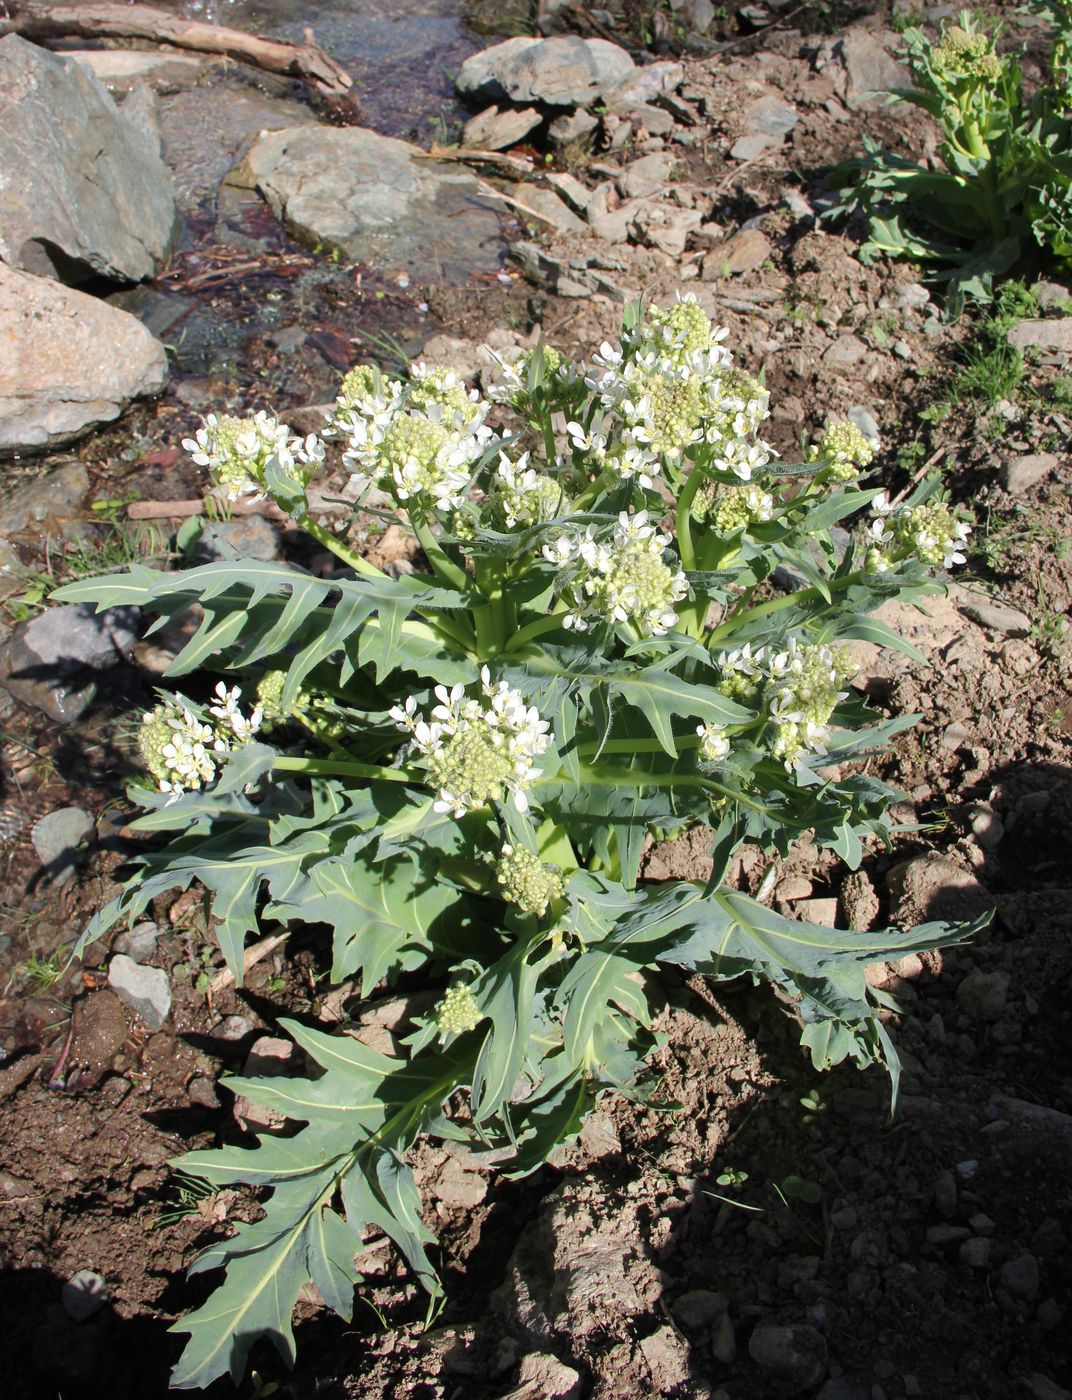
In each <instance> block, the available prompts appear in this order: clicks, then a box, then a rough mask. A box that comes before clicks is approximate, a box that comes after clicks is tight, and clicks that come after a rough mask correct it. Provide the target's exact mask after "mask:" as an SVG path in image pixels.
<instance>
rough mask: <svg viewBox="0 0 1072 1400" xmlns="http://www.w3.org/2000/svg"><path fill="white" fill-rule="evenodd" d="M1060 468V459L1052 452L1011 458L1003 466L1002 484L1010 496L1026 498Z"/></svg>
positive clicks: (1033, 453) (1032, 453)
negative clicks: (1029, 492) (1025, 496)
mask: <svg viewBox="0 0 1072 1400" xmlns="http://www.w3.org/2000/svg"><path fill="white" fill-rule="evenodd" d="M1058 466H1060V458H1059V457H1056V456H1055V455H1054V454H1053V453H1052V452H1031V453H1028V454H1026V455H1025V456H1023V457H1010V458H1009V460H1008V461H1006V462H1003V463H1002V465H1001V473H1000V476H1001V484H1002V486H1004V488H1005V490H1006V491H1008V493H1009V495H1010V496H1024V495H1026V494H1027V492H1028V491H1031V490H1033V489H1034V488H1035V487H1036V486H1038V484H1039V483H1040V482H1042V481H1045V480H1046V478H1047V477H1048V476H1049V475H1050V473H1051V472H1052V471H1054V470H1055V469H1056V468H1057V467H1058Z"/></svg>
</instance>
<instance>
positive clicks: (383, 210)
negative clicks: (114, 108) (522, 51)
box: [230, 41, 512, 284]
mask: <svg viewBox="0 0 1072 1400" xmlns="http://www.w3.org/2000/svg"><path fill="white" fill-rule="evenodd" d="M511 42H512V41H511ZM422 156H423V153H422V152H421V151H420V150H419V149H418V148H417V147H416V146H412V145H410V144H409V143H408V142H406V141H397V140H395V139H394V138H393V137H390V136H380V135H379V134H378V133H377V132H375V131H367V130H365V129H363V128H360V127H346V128H343V129H332V128H327V127H320V126H310V127H302V126H298V127H289V128H286V129H285V130H282V131H271V132H268V133H266V134H265V135H263V136H261V137H260V138H259V139H258V140H257V141H256V142H254V144H253V146H252V147H251V149H250V150H249V152H248V154H247V155H246V157H245V159H244V160H243V161H242V162H241V164H240V165H239V167H238V168H237V169H236V170H235V171H233V172H232V174H231V177H230V179H231V181H232V182H233V183H247V184H249V185H252V186H255V187H256V188H257V189H259V190H260V192H261V194H263V196H264V198H265V199H266V200H267V202H268V204H269V206H270V208H271V210H272V212H273V213H274V214H275V216H276V217H277V218H278V219H281V220H282V221H283V223H285V224H286V226H287V228H288V229H290V231H291V232H292V233H293V234H294V235H295V236H296V237H298V238H301V239H304V240H306V241H307V242H313V243H320V244H323V245H324V246H326V247H330V248H338V249H340V250H341V251H342V252H343V253H345V254H346V255H347V256H348V257H350V258H353V259H354V260H355V261H357V262H364V263H371V264H372V265H374V266H377V267H381V268H387V269H395V268H402V269H405V270H406V271H408V273H409V274H410V275H411V276H412V277H414V278H416V279H422V280H428V279H430V278H433V277H434V278H435V280H436V281H438V282H448V283H451V284H458V283H464V282H467V281H468V278H469V275H470V273H472V272H475V271H491V270H495V269H496V268H497V266H498V260H497V253H498V249H499V247H500V237H499V222H498V219H497V217H496V215H495V213H494V211H493V209H492V207H491V206H490V204H488V202H487V201H486V200H484V199H483V198H482V196H481V195H480V190H479V182H478V181H477V179H476V178H475V177H474V176H473V175H471V174H469V173H468V172H466V171H459V170H458V169H457V168H455V167H453V166H449V165H447V164H446V163H445V162H437V161H434V160H426V159H423V158H422Z"/></svg>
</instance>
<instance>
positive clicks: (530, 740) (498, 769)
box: [391, 666, 554, 817]
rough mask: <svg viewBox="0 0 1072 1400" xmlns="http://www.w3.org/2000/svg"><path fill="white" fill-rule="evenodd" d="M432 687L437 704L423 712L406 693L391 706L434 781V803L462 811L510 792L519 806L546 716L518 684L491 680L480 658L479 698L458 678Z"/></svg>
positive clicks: (546, 740)
mask: <svg viewBox="0 0 1072 1400" xmlns="http://www.w3.org/2000/svg"><path fill="white" fill-rule="evenodd" d="M435 695H436V699H437V700H438V701H439V704H438V705H436V706H435V707H434V708H433V710H432V712H431V716H430V717H429V719H427V720H426V719H425V718H424V716H423V714H420V713H418V710H417V701H416V699H415V698H414V697H413V696H412V695H411V696H410V697H409V698H408V699H407V700H406V703H405V705H396V706H395V707H394V708H393V709H392V710H391V718H392V719H393V720H394V722H395V724H396V725H397V726H398V728H399V729H401V730H402V731H403V732H404V733H407V734H409V735H410V748H411V750H412V751H413V752H415V753H417V754H419V755H420V756H421V757H422V758H423V759H424V762H425V765H426V767H427V769H428V774H429V777H430V778H431V780H432V784H433V785H434V786H435V788H436V789H437V793H436V800H435V802H434V803H433V808H434V810H435V811H437V812H451V813H453V815H454V816H455V817H461V816H464V815H465V813H466V812H472V811H476V810H477V809H478V808H480V807H485V806H487V804H488V803H489V802H498V801H500V800H501V799H502V797H503V794H504V793H505V792H509V793H510V795H511V796H512V798H513V802H514V806H515V807H516V808H517V810H518V811H519V812H525V811H527V810H528V805H529V800H528V789H529V787H531V785H532V783H533V782H534V781H535V779H536V778H538V777H539V776H540V769H539V768H537V767H536V762H535V761H536V759H537V758H539V757H540V755H541V754H544V753H546V752H547V749H548V748H549V746H550V745H551V744H552V743H553V742H554V736H553V735H552V734H551V732H550V728H551V726H550V725H549V724H548V722H547V721H546V720H544V719H541V718H540V715H539V712H538V711H537V710H536V708H535V707H534V706H527V705H526V704H525V701H524V698H523V697H522V695H521V692H520V691H518V690H514V689H512V688H511V687H510V686H509V685H507V683H506V682H505V681H499V682H497V683H495V682H493V681H492V679H491V673H490V672H489V670H488V668H487V667H486V666H484V667H483V668H482V669H481V672H480V697H479V698H477V697H474V696H469V697H467V696H466V693H465V687H464V686H462V685H456V686H454V687H453V688H452V689H450V690H448V689H447V687H446V686H444V685H437V686H436V688H435Z"/></svg>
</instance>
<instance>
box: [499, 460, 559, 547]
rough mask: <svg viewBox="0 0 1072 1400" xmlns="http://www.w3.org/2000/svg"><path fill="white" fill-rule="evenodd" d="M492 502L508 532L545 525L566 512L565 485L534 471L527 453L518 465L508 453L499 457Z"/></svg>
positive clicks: (545, 474)
mask: <svg viewBox="0 0 1072 1400" xmlns="http://www.w3.org/2000/svg"><path fill="white" fill-rule="evenodd" d="M490 500H491V504H492V508H493V511H494V513H495V515H496V516H497V517H500V518H501V520H502V523H503V524H504V525H505V526H506V528H507V529H508V530H513V529H515V528H516V527H517V526H519V525H520V526H522V527H528V526H530V525H544V524H546V523H547V521H549V520H554V518H555V516H556V515H561V514H563V512H564V510H565V508H566V498H565V494H564V492H563V490H562V487H561V485H560V484H559V483H558V482H557V481H556V480H555V478H554V477H552V476H548V475H547V473H546V472H538V471H537V470H536V469H535V467H530V466H529V454H528V453H527V452H525V453H523V454H522V455H521V456H520V457H519V458H518V460H517V461H516V462H511V460H510V458H509V457H507V455H506V453H505V452H500V453H499V465H498V466H497V467H496V468H495V475H494V477H493V479H492V483H491V491H490Z"/></svg>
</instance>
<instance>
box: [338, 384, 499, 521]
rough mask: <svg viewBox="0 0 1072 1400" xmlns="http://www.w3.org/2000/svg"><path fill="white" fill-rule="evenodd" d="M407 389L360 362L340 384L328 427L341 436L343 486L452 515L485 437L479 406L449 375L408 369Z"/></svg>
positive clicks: (487, 432)
mask: <svg viewBox="0 0 1072 1400" xmlns="http://www.w3.org/2000/svg"><path fill="white" fill-rule="evenodd" d="M411 376H412V377H411V380H410V383H409V385H408V387H406V388H403V386H402V385H401V384H400V383H399V382H398V381H397V380H393V379H392V380H385V379H384V378H383V376H382V375H381V374H380V373H379V371H378V370H375V369H374V368H372V367H371V366H367V365H360V366H358V367H357V368H356V369H353V370H351V371H350V373H349V374H348V375H347V376H346V378H345V379H344V380H343V383H342V389H341V391H340V394H339V398H338V400H337V408H336V412H335V416H334V418H333V419H332V427H331V430H332V432H333V434H335V435H336V436H341V435H345V436H346V437H347V438H348V442H347V445H346V450H345V451H344V453H343V463H344V464H345V465H346V466H347V467H348V468H349V469H350V471H351V472H352V473H353V479H352V482H351V484H352V485H353V486H354V487H355V488H356V489H357V490H359V491H363V490H364V489H365V488H366V487H367V486H369V485H370V484H372V485H376V486H379V487H380V488H381V489H383V490H386V491H388V492H390V493H391V495H393V496H394V497H395V499H396V500H397V501H400V502H401V501H412V502H413V503H414V504H415V505H417V506H425V507H433V506H434V507H439V508H440V509H444V510H446V509H453V510H457V509H458V508H459V507H460V506H461V504H462V502H463V501H464V499H465V493H466V491H467V489H468V487H469V481H470V478H471V476H472V473H473V467H474V464H475V463H476V462H477V461H478V460H479V458H480V456H481V455H482V453H483V452H484V449H485V447H486V446H487V443H488V440H489V438H490V437H491V435H492V434H491V429H490V428H488V427H486V426H485V424H484V417H485V415H486V413H487V407H488V406H487V404H485V403H484V402H483V401H482V400H481V398H480V396H479V394H477V393H476V391H475V390H467V389H466V388H465V385H464V383H463V381H462V379H461V378H460V377H459V376H458V375H457V374H455V373H454V371H453V370H441V369H429V368H428V366H426V365H423V364H419V365H414V366H412V368H411Z"/></svg>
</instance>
